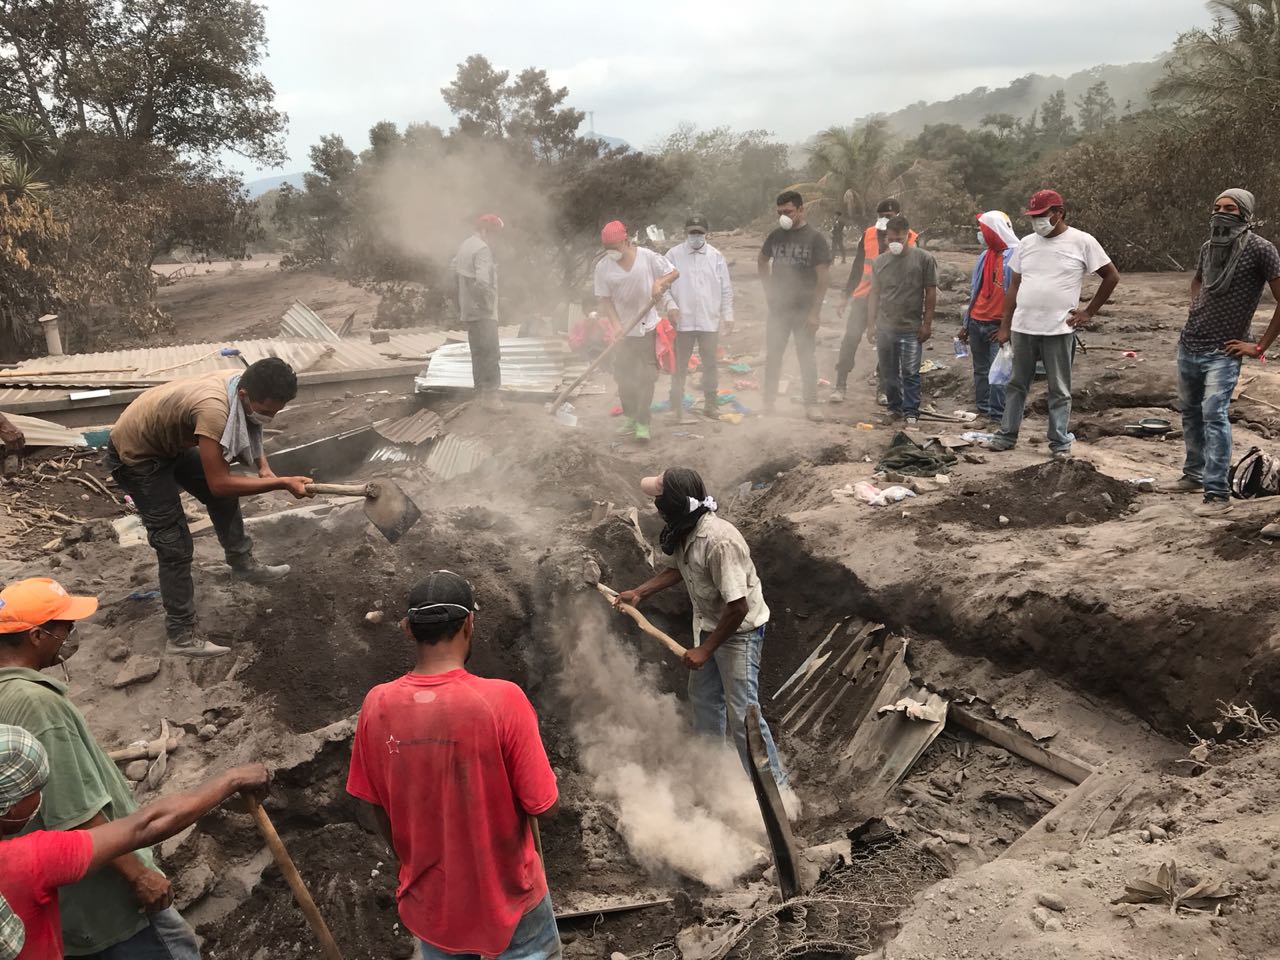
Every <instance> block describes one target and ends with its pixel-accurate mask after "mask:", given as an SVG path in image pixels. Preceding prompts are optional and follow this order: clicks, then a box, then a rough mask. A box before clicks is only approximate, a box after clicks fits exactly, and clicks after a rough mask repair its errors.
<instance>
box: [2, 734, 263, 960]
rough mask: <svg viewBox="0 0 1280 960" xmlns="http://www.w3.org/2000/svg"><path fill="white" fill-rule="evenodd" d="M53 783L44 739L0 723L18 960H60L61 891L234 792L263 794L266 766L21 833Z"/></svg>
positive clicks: (6, 871) (5, 882)
mask: <svg viewBox="0 0 1280 960" xmlns="http://www.w3.org/2000/svg"><path fill="white" fill-rule="evenodd" d="M48 780H49V756H48V754H46V753H45V750H44V747H42V746H41V745H40V741H39V740H37V739H36V738H35V737H34V736H32V734H30V733H29V732H28V731H26V730H24V729H23V728H22V727H15V726H11V725H9V724H0V895H2V896H3V897H4V898H5V899H6V900H7V901H8V902H9V906H10V907H11V908H12V910H13V912H14V913H15V914H17V916H18V919H19V920H21V921H22V924H23V926H24V928H25V931H24V934H25V939H24V943H23V946H22V950H21V952H20V953H19V954H18V960H62V922H61V920H60V918H59V915H58V888H59V887H62V886H66V885H68V884H72V883H76V882H77V881H79V880H81V879H82V878H83V877H84V876H85V875H86V874H88V873H92V872H93V871H94V870H97V869H98V868H99V867H102V866H105V865H106V864H108V863H110V862H111V861H112V860H114V859H116V857H119V856H122V855H124V854H126V853H129V852H130V851H132V850H137V849H138V848H140V847H149V846H151V845H152V844H156V843H159V842H160V841H161V840H166V839H168V838H169V837H172V836H173V835H174V834H176V833H179V832H181V831H182V830H185V829H186V828H187V827H189V826H190V825H191V824H193V823H195V822H196V820H198V819H199V818H200V817H202V816H204V815H205V814H206V813H208V812H209V811H210V810H212V809H213V808H214V807H216V806H217V805H218V804H220V803H221V802H222V801H223V800H225V799H227V797H229V796H231V795H232V794H233V793H237V792H241V791H244V792H254V791H261V790H264V789H266V786H267V769H266V767H264V766H262V764H259V763H254V764H249V765H248V766H243V767H236V768H235V769H233V770H228V771H227V772H226V773H224V774H222V776H220V777H214V778H213V779H212V780H208V781H206V782H205V783H204V784H203V785H201V786H199V787H197V788H196V789H194V790H187V791H185V792H183V793H179V794H175V795H173V796H171V797H165V798H164V799H163V800H158V801H156V802H155V803H152V804H149V805H148V806H145V807H143V808H142V809H141V810H138V811H136V812H135V813H132V814H130V815H129V816H127V817H122V818H121V819H119V820H113V821H111V822H109V823H104V824H103V825H101V826H97V827H90V828H89V829H87V830H36V831H34V832H32V833H27V834H24V835H23V836H16V835H17V834H19V833H20V832H21V831H22V830H24V829H25V828H26V825H27V822H28V821H29V820H30V819H31V818H32V817H34V816H35V815H36V811H37V810H39V809H40V799H41V797H40V792H41V790H43V789H44V785H45V783H46V782H48ZM10 837H13V838H14V839H9V838H10Z"/></svg>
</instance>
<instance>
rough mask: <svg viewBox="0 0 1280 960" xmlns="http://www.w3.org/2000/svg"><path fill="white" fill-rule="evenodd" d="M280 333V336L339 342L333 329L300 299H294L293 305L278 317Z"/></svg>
mask: <svg viewBox="0 0 1280 960" xmlns="http://www.w3.org/2000/svg"><path fill="white" fill-rule="evenodd" d="M280 335H281V336H282V337H298V338H299V339H302V340H328V341H329V342H330V343H338V342H340V339H339V337H338V335H337V334H336V333H334V332H333V329H332V328H331V327H330V326H329V325H328V324H327V323H325V322H324V321H323V320H321V319H320V317H319V315H318V314H317V313H316V312H315V311H314V310H312V309H311V308H310V307H308V306H307V305H306V304H305V303H303V302H302V301H301V300H296V301H294V304H293V306H292V307H290V308H289V309H288V310H286V311H285V313H284V316H283V317H282V318H281V319H280Z"/></svg>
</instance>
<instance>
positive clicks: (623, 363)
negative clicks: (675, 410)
mask: <svg viewBox="0 0 1280 960" xmlns="http://www.w3.org/2000/svg"><path fill="white" fill-rule="evenodd" d="M657 348H658V338H657V336H656V335H655V334H653V333H646V334H645V335H644V336H642V337H623V338H622V343H621V345H620V346H619V347H618V359H617V361H616V362H615V363H614V366H613V377H614V379H615V380H617V381H618V397H619V399H621V401H622V413H623V415H624V416H626V417H629V418H630V419H632V420H634V421H635V422H636V423H642V424H648V422H649V408H650V407H652V406H653V385H654V384H655V383H657V381H658V349H657Z"/></svg>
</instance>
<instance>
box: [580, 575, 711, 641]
mask: <svg viewBox="0 0 1280 960" xmlns="http://www.w3.org/2000/svg"><path fill="white" fill-rule="evenodd" d="M596 589H597V590H599V591H600V592H601V593H603V594H604V595H605V596H606V597H608V598H609V599H610V600H613V599H615V598H616V597H617V596H618V591H616V590H610V589H609V588H608V587H606V586H605V585H604V584H603V583H597V584H596ZM613 608H614V609H615V610H618V611H619V612H621V613H625V614H626V615H627V616H628V617H630V618H631V619H632V620H634V621H635V622H636V626H637V627H639V628H640V629H641V630H643V631H644V632H645V633H647V634H648V635H649V636H651V637H654V638H656V639H658V640H661V641H662V644H663V646H665V647H666V648H667V649H668V650H670V651H671V652H672V653H674V654H675V655H676V656H677V657H682V658H683V657H684V655H685V654H686V653H688V652H689V651H688V650H686V649H685V648H684V647H682V646H680V644H678V643H676V641H675V640H673V639H671V637H670V636H668V635H667V634H665V633H663V632H662V631H661V630H659V629H658V628H657V627H655V626H654V625H653V624H652V623H650V622H649V618H648V617H646V616H645V615H644V614H643V613H641V612H640V611H639V610H637V609H636V608H635V607H633V606H632V605H631V604H629V603H615V604H614V605H613Z"/></svg>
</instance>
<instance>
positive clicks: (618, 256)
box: [604, 250, 622, 263]
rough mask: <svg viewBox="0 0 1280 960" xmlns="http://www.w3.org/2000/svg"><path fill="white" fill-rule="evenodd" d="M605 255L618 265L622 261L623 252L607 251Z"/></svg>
mask: <svg viewBox="0 0 1280 960" xmlns="http://www.w3.org/2000/svg"><path fill="white" fill-rule="evenodd" d="M604 255H605V256H606V257H608V258H609V259H610V260H612V261H613V262H614V263H617V262H618V261H619V260H621V259H622V251H621V250H606V251H605V252H604Z"/></svg>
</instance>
